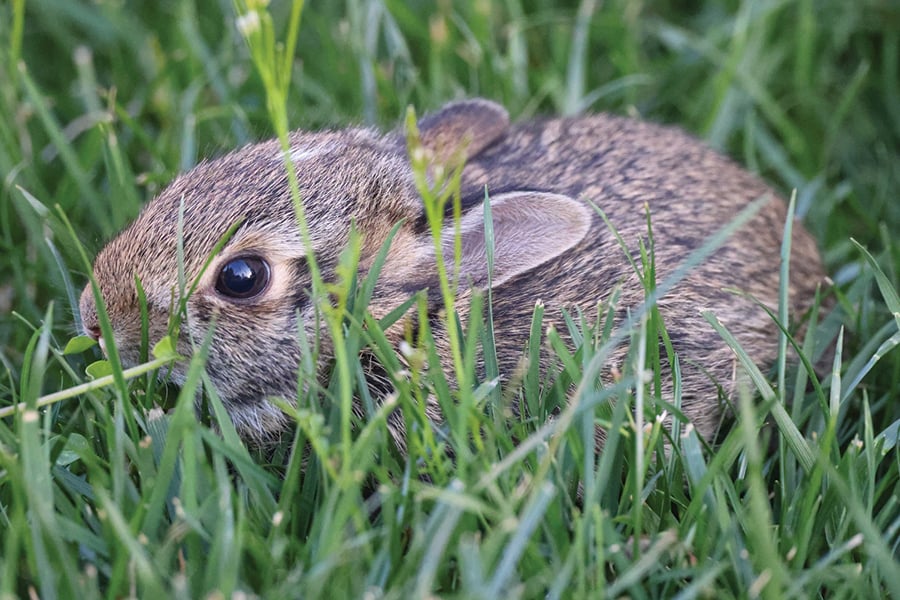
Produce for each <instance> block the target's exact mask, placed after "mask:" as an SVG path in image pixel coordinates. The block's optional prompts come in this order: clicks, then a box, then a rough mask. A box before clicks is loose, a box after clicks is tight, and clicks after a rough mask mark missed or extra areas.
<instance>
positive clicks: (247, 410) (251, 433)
mask: <svg viewBox="0 0 900 600" xmlns="http://www.w3.org/2000/svg"><path fill="white" fill-rule="evenodd" d="M225 408H226V410H227V411H228V416H229V417H231V422H232V423H233V424H234V428H235V430H236V431H237V433H238V435H239V436H240V437H241V439H243V440H244V441H245V442H246V443H247V444H248V445H251V446H257V447H259V446H268V445H271V444H274V443H277V442H278V441H280V439H281V437H282V436H283V435H284V434H285V432H287V431H290V429H291V427H290V425H291V418H290V417H288V416H287V415H286V414H285V413H284V411H282V410H281V409H280V408H278V406H277V405H276V404H275V403H274V402H271V401H269V400H267V399H264V398H260V399H259V400H257V401H256V402H239V403H229V402H227V401H226V403H225Z"/></svg>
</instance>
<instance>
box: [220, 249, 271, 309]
mask: <svg viewBox="0 0 900 600" xmlns="http://www.w3.org/2000/svg"><path fill="white" fill-rule="evenodd" d="M268 283H269V265H268V264H267V263H266V261H264V260H262V259H261V258H257V257H255V256H242V257H240V258H235V259H232V260H230V261H228V262H227V263H225V266H223V267H222V270H221V271H219V278H218V279H217V280H216V291H217V292H219V293H220V294H222V295H223V296H227V297H228V298H237V299H241V300H243V299H247V298H252V297H254V296H257V295H259V294H260V293H262V291H263V290H265V289H266V286H267V285H268Z"/></svg>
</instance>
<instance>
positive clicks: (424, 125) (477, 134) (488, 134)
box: [417, 99, 509, 165]
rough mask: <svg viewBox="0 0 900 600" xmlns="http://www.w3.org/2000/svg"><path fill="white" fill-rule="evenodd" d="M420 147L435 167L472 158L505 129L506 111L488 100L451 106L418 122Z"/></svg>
mask: <svg viewBox="0 0 900 600" xmlns="http://www.w3.org/2000/svg"><path fill="white" fill-rule="evenodd" d="M417 126H418V128H419V137H420V139H421V142H422V146H423V147H424V148H425V150H427V151H429V152H430V153H431V154H432V156H433V157H434V161H435V162H436V163H438V164H443V165H447V164H450V163H452V162H454V161H458V160H460V159H463V160H465V159H468V158H471V157H472V156H475V155H476V154H478V153H479V152H481V151H482V150H484V149H485V148H487V147H488V146H490V145H491V144H493V143H494V142H495V141H497V140H498V139H500V138H501V137H503V135H504V134H506V132H507V130H508V129H509V114H508V113H507V112H506V109H505V108H503V107H502V106H500V105H499V104H496V103H494V102H491V101H489V100H480V99H475V100H464V101H461V102H451V103H450V104H447V105H445V106H444V107H443V108H441V110H439V111H438V112H436V113H432V114H430V115H426V116H424V117H422V118H421V119H420V120H419V122H418V125H417Z"/></svg>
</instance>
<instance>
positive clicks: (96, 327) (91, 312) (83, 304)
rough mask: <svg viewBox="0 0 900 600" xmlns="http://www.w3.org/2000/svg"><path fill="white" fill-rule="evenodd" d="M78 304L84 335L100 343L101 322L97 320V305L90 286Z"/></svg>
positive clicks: (82, 294)
mask: <svg viewBox="0 0 900 600" xmlns="http://www.w3.org/2000/svg"><path fill="white" fill-rule="evenodd" d="M78 304H79V309H80V311H81V331H82V333H83V334H84V335H87V336H90V337H92V338H94V339H95V340H97V341H99V340H100V335H101V334H100V321H99V320H98V319H97V305H96V304H94V294H93V293H92V292H91V288H90V286H88V287H86V288H85V289H84V292H82V293H81V300H80V302H79V303H78Z"/></svg>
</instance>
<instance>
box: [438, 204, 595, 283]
mask: <svg viewBox="0 0 900 600" xmlns="http://www.w3.org/2000/svg"><path fill="white" fill-rule="evenodd" d="M490 208H491V211H490V212H491V221H492V224H493V232H494V235H493V244H494V251H493V272H492V273H491V277H490V286H491V287H497V286H499V285H501V284H503V283H505V282H507V281H509V280H510V279H512V278H514V277H516V276H518V275H521V274H523V273H527V272H528V271H531V270H532V269H535V268H536V267H538V266H540V265H542V264H544V263H546V262H548V261H550V260H552V259H554V258H556V257H558V256H560V255H561V254H563V253H564V252H566V251H568V250H570V249H571V248H573V247H575V246H576V245H577V244H578V243H579V242H581V241H582V240H583V239H584V237H585V236H586V235H587V232H588V230H590V227H591V221H592V218H593V211H591V210H590V208H589V207H588V206H587V205H586V204H585V203H584V202H580V201H578V200H574V199H572V198H570V197H568V196H563V195H560V194H551V193H544V192H508V193H504V194H499V195H497V196H494V197H493V198H490ZM484 220H485V211H484V206H483V205H481V206H478V207H476V208H473V209H472V210H470V211H469V212H467V213H466V214H465V215H464V216H463V217H462V219H461V221H460V241H461V256H460V265H459V277H460V279H461V280H462V281H463V282H465V281H469V282H470V284H471V285H473V286H474V287H476V288H481V289H486V288H487V287H488V281H489V278H488V260H487V250H488V248H487V245H486V242H485V223H484ZM442 244H443V251H444V260H445V261H446V263H447V265H448V271H449V270H451V269H452V268H453V262H454V228H453V226H452V225H450V226H448V227H447V228H446V229H445V230H444V232H443V237H442Z"/></svg>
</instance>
